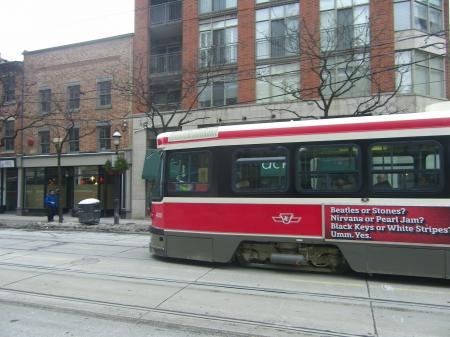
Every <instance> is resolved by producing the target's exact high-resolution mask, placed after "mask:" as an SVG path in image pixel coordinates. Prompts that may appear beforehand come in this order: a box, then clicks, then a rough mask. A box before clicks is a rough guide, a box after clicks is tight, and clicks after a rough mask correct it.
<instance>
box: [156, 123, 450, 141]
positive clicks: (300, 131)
mask: <svg viewBox="0 0 450 337" xmlns="http://www.w3.org/2000/svg"><path fill="white" fill-rule="evenodd" d="M441 127H450V118H432V119H414V120H399V121H388V122H386V121H384V122H371V123H351V124H333V125H311V126H296V127H283V128H272V129H245V130H233V131H219V135H218V137H215V138H201V139H186V140H180V141H170V140H169V138H168V137H163V138H160V139H159V140H158V145H166V144H182V143H191V142H205V141H210V140H220V139H242V138H262V137H282V136H296V135H297V136H301V135H314V134H332V133H348V132H370V131H393V130H411V129H426V128H441Z"/></svg>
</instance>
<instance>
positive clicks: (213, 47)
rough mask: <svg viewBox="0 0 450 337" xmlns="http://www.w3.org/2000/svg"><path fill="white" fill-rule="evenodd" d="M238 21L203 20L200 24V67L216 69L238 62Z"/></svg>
mask: <svg viewBox="0 0 450 337" xmlns="http://www.w3.org/2000/svg"><path fill="white" fill-rule="evenodd" d="M237 24H238V20H237V19H236V18H235V17H230V18H227V19H223V18H222V19H218V20H216V19H212V20H203V21H201V22H200V37H199V43H200V59H199V64H200V67H202V68H205V67H211V66H213V67H215V66H221V65H226V64H233V63H236V62H237V48H238V45H237V43H238V30H237Z"/></svg>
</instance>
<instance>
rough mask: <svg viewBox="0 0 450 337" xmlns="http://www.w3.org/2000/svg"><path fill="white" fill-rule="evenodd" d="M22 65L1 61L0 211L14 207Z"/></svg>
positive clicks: (18, 149) (19, 139) (20, 144)
mask: <svg viewBox="0 0 450 337" xmlns="http://www.w3.org/2000/svg"><path fill="white" fill-rule="evenodd" d="M22 83H23V63H22V62H8V61H6V60H2V59H0V119H1V121H0V123H1V124H0V212H4V211H13V210H15V209H16V208H17V182H18V174H17V173H18V169H17V163H18V158H17V155H18V154H19V153H20V149H21V147H22V143H21V141H22V140H21V138H20V137H16V134H17V133H18V132H19V131H20V128H21V126H22V125H21V116H22V114H23V105H22V95H21V92H22Z"/></svg>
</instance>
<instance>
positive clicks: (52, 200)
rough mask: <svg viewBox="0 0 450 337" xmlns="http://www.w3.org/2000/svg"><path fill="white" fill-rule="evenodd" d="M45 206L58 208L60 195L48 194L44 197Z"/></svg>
mask: <svg viewBox="0 0 450 337" xmlns="http://www.w3.org/2000/svg"><path fill="white" fill-rule="evenodd" d="M44 204H45V207H48V208H58V196H57V195H55V194H47V195H46V197H45V199H44Z"/></svg>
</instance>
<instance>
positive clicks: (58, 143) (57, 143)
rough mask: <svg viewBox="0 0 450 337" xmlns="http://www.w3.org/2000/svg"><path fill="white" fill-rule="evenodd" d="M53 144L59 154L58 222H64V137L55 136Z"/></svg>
mask: <svg viewBox="0 0 450 337" xmlns="http://www.w3.org/2000/svg"><path fill="white" fill-rule="evenodd" d="M53 144H54V145H55V149H56V155H57V159H58V161H57V170H58V173H57V185H58V222H59V223H62V222H63V215H62V207H61V183H62V168H61V153H62V145H63V138H61V137H55V138H53Z"/></svg>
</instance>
